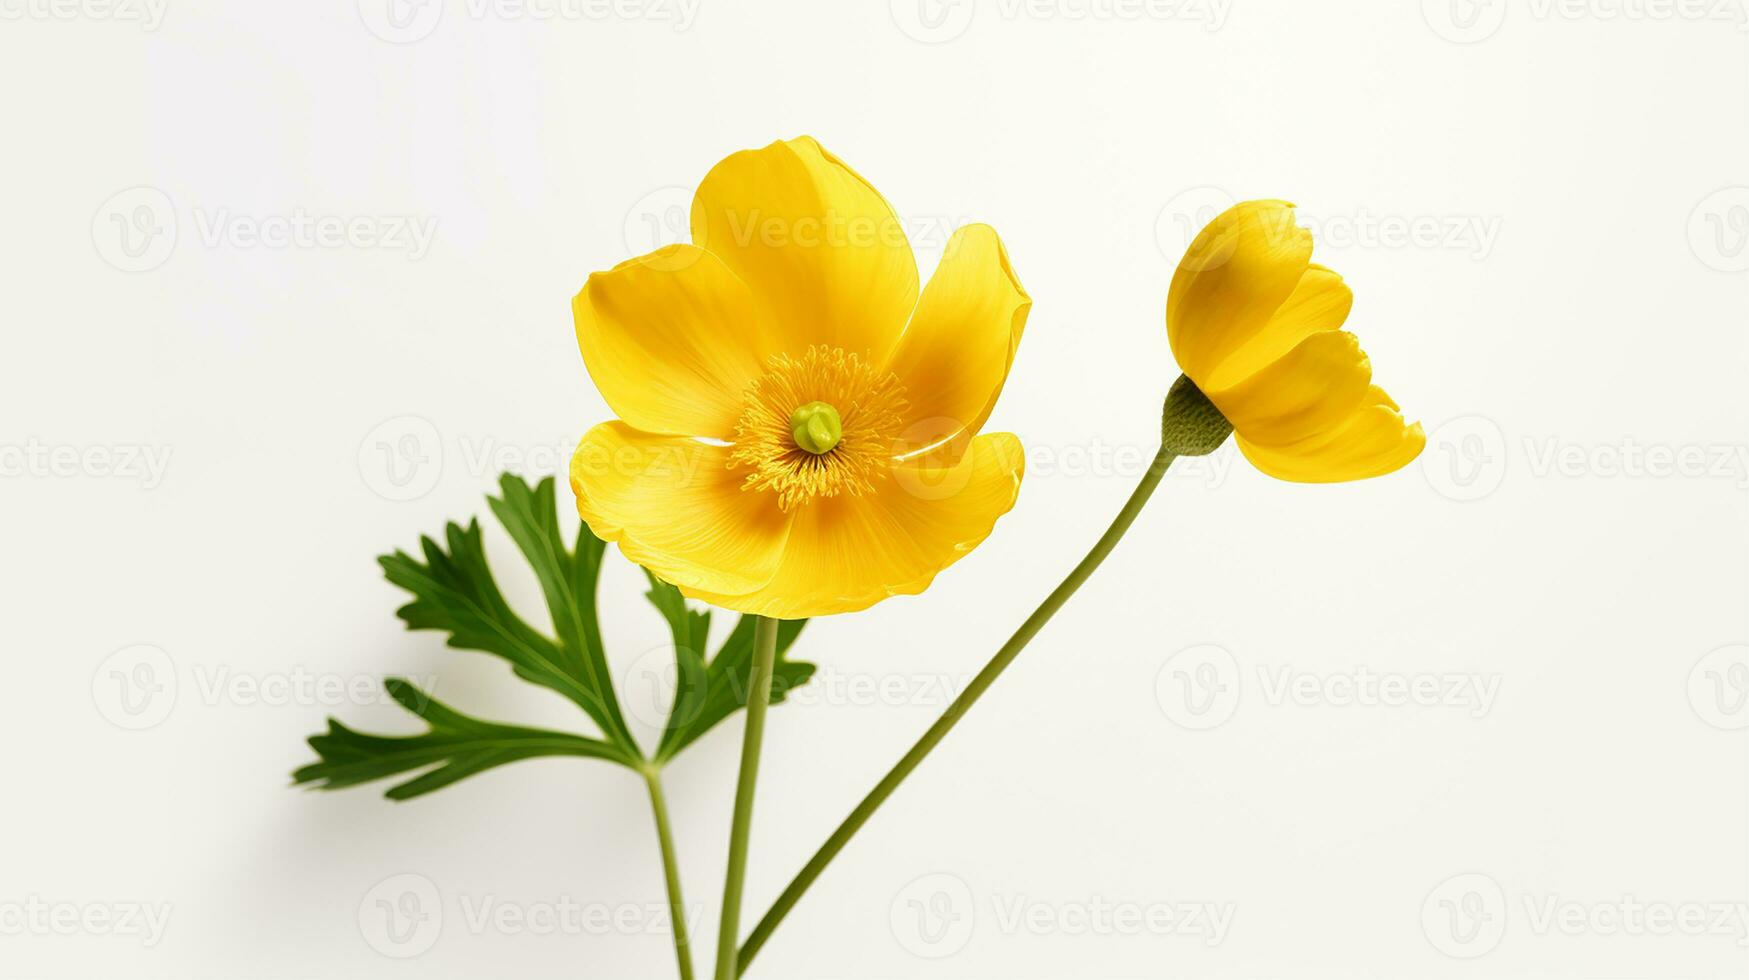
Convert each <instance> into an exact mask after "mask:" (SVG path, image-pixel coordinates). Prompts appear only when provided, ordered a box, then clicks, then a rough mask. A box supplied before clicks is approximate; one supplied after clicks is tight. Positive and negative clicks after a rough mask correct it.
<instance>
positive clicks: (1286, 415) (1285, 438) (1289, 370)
mask: <svg viewBox="0 0 1749 980" xmlns="http://www.w3.org/2000/svg"><path fill="white" fill-rule="evenodd" d="M1353 305H1354V294H1353V293H1352V292H1350V291H1349V289H1348V286H1347V285H1346V284H1344V283H1343V281H1342V277H1341V276H1339V275H1337V274H1336V273H1334V272H1332V271H1330V270H1329V269H1326V268H1324V267H1323V266H1321V265H1314V264H1312V236H1311V233H1310V232H1308V231H1306V229H1304V228H1301V227H1299V226H1298V225H1297V224H1296V223H1295V222H1294V211H1293V205H1291V204H1288V203H1286V202H1284V201H1247V202H1245V203H1243V204H1239V205H1236V206H1234V207H1232V208H1230V209H1229V210H1228V211H1227V212H1226V213H1224V214H1222V215H1221V216H1220V217H1218V218H1216V219H1215V220H1214V221H1212V222H1210V223H1209V225H1208V227H1206V228H1204V229H1203V230H1202V232H1201V234H1199V235H1197V237H1196V241H1194V242H1192V243H1191V246H1190V249H1189V251H1187V252H1186V253H1185V255H1184V259H1183V261H1181V262H1180V263H1179V264H1178V272H1177V274H1176V275H1174V276H1173V277H1172V289H1171V291H1170V293H1169V294H1168V295H1167V299H1166V334H1167V337H1168V339H1169V340H1170V341H1171V344H1172V355H1173V356H1174V357H1176V358H1177V359H1178V364H1179V366H1180V367H1181V368H1183V370H1184V373H1185V374H1187V375H1189V376H1190V379H1191V380H1192V381H1194V382H1195V383H1196V386H1197V387H1198V388H1200V389H1201V390H1202V392H1203V394H1205V395H1207V396H1208V399H1209V401H1211V402H1213V403H1214V405H1215V407H1216V408H1218V409H1220V410H1221V414H1223V415H1225V416H1226V417H1227V420H1228V421H1230V422H1231V423H1232V424H1233V430H1234V432H1235V434H1236V436H1237V438H1238V442H1239V448H1240V450H1242V451H1243V452H1244V453H1245V457H1246V458H1247V459H1249V460H1251V462H1252V464H1254V465H1255V466H1256V467H1257V468H1258V469H1260V470H1262V471H1263V472H1265V473H1268V474H1269V475H1270V476H1273V477H1277V478H1279V479H1283V480H1295V481H1299V482H1302V483H1335V482H1339V481H1343V480H1363V479H1366V478H1367V477H1373V476H1382V475H1383V474H1386V473H1390V472H1393V471H1395V470H1397V469H1400V468H1402V467H1403V466H1405V465H1407V464H1408V463H1409V462H1410V461H1411V460H1413V459H1414V458H1415V457H1416V456H1418V455H1420V453H1421V449H1422V447H1423V446H1424V445H1425V444H1426V442H1427V437H1426V435H1425V434H1424V433H1423V432H1422V431H1421V424H1420V423H1419V422H1417V423H1416V424H1414V425H1407V424H1405V423H1404V421H1403V416H1402V413H1401V412H1400V411H1399V410H1398V408H1397V403H1396V402H1394V401H1392V400H1391V397H1390V396H1389V395H1387V394H1385V392H1384V389H1383V388H1380V387H1378V386H1377V385H1375V384H1373V383H1372V363H1371V362H1370V361H1369V360H1368V359H1367V356H1366V353H1365V352H1364V351H1362V350H1361V349H1360V341H1359V340H1358V339H1357V338H1356V337H1355V336H1354V335H1353V334H1351V333H1348V332H1347V331H1344V330H1341V329H1339V328H1340V327H1341V326H1342V323H1343V321H1344V320H1346V319H1348V311H1349V308H1350V307H1352V306H1353Z"/></svg>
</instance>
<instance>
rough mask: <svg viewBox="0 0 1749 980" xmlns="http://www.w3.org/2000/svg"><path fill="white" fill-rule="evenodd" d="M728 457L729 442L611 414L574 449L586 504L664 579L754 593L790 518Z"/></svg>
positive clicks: (602, 527)
mask: <svg viewBox="0 0 1749 980" xmlns="http://www.w3.org/2000/svg"><path fill="white" fill-rule="evenodd" d="M728 461H729V450H728V448H727V447H724V446H713V445H710V444H708V443H703V442H699V441H697V440H694V439H687V438H683V437H676V436H658V435H651V434H649V433H646V432H639V431H638V430H636V429H634V428H632V427H631V426H629V425H626V424H625V423H623V422H605V423H603V424H601V425H598V426H596V427H595V428H593V429H590V430H589V433H588V434H587V435H585V436H584V437H583V442H582V443H581V444H580V445H578V447H577V453H576V455H575V456H573V457H572V458H571V489H572V491H573V492H575V493H576V494H577V513H578V514H580V515H582V517H583V520H584V521H585V522H586V523H587V524H588V525H589V528H590V530H592V531H594V532H595V536H596V537H599V538H601V539H603V540H605V541H614V542H618V544H619V550H620V551H621V552H622V553H623V554H624V555H625V556H626V557H627V558H629V559H631V560H632V561H634V562H636V563H638V564H639V565H642V566H644V567H645V568H648V569H649V570H650V571H652V572H654V573H656V576H657V577H658V578H661V579H663V580H665V581H668V582H672V583H674V584H675V585H678V586H681V587H690V588H697V589H709V590H713V591H718V592H750V591H752V590H754V589H757V588H759V587H760V586H762V585H764V584H765V583H766V582H768V581H770V579H771V577H772V575H773V574H774V573H775V572H776V571H777V568H778V564H779V559H780V558H781V556H782V554H783V546H784V539H785V538H786V536H787V535H788V533H789V525H790V520H789V516H788V515H786V514H784V513H783V512H782V511H780V510H779V509H778V507H777V498H776V497H775V496H774V495H772V494H769V493H751V492H747V491H744V490H742V489H741V481H742V479H743V478H744V476H745V474H744V473H737V472H734V471H731V470H730V469H729V468H728Z"/></svg>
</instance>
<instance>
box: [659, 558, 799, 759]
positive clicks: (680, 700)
mask: <svg viewBox="0 0 1749 980" xmlns="http://www.w3.org/2000/svg"><path fill="white" fill-rule="evenodd" d="M644 575H645V576H646V577H647V578H648V579H649V580H650V591H649V592H647V593H645V595H647V596H648V597H649V600H650V602H651V604H653V605H654V606H655V607H656V609H657V610H658V611H660V612H661V613H662V616H663V618H664V619H666V620H668V628H669V630H670V631H671V632H672V633H673V634H674V657H675V665H676V667H677V669H678V682H677V684H676V686H675V691H674V707H673V708H672V709H671V710H670V711H669V713H668V727H667V729H666V730H665V731H663V733H662V741H661V742H660V743H659V744H658V745H657V748H656V756H655V761H656V762H657V763H666V762H668V761H669V760H670V759H673V758H674V757H675V756H676V755H679V754H680V752H681V751H682V750H683V749H685V748H686V747H687V746H688V745H691V744H692V743H693V742H695V741H697V740H698V738H699V736H701V735H703V734H704V733H705V732H708V731H710V730H711V729H712V728H714V727H716V725H717V723H718V722H720V721H722V720H723V719H724V718H727V717H728V716H729V715H731V714H734V713H735V712H736V711H738V710H740V709H742V708H745V707H747V693H748V689H749V688H750V687H751V685H752V673H753V621H754V618H755V617H753V616H742V617H741V618H740V619H739V620H738V621H737V622H736V623H735V629H734V631H733V632H731V633H730V634H729V638H728V639H727V640H724V641H723V645H722V647H721V648H720V649H719V650H717V655H716V656H714V657H712V658H711V660H710V663H709V664H706V663H705V660H704V657H703V655H702V654H701V653H700V652H699V651H700V649H702V648H703V647H704V645H705V643H706V641H707V638H708V636H709V631H710V618H711V617H710V613H708V612H700V611H695V610H692V609H690V608H688V607H687V605H686V599H685V597H684V596H682V595H681V594H680V590H679V589H677V588H675V587H674V586H672V585H670V584H668V583H667V582H664V581H662V580H661V579H659V578H657V577H656V576H654V575H651V574H650V572H649V570H648V569H646V570H645V572H644ZM806 625H807V620H805V619H800V620H786V621H784V622H781V623H779V624H778V627H777V665H776V667H775V668H774V674H773V676H772V681H771V703H772V704H779V703H781V702H782V701H783V700H784V699H785V698H786V697H787V696H788V695H789V692H790V691H791V690H793V689H795V688H797V687H800V686H801V685H803V684H806V683H807V682H808V678H810V677H812V676H814V665H813V664H810V663H802V662H799V661H791V660H786V659H785V658H784V654H785V653H786V652H787V651H788V650H789V648H790V645H791V644H793V643H795V641H796V637H797V636H798V635H800V634H801V632H802V627H803V626H806Z"/></svg>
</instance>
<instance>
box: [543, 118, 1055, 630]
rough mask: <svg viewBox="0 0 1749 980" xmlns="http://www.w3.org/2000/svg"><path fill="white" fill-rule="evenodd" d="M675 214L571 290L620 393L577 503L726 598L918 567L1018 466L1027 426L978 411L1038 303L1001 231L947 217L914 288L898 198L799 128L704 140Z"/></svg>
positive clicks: (706, 595)
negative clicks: (684, 208) (942, 237)
mask: <svg viewBox="0 0 1749 980" xmlns="http://www.w3.org/2000/svg"><path fill="white" fill-rule="evenodd" d="M691 223H692V239H693V244H691V245H671V246H669V247H667V248H663V249H659V250H657V251H656V252H653V253H651V254H650V255H646V256H643V257H641V258H636V259H632V260H630V261H628V262H625V263H622V264H621V265H619V266H617V267H615V268H614V269H612V270H610V271H608V272H598V273H595V274H594V275H591V276H590V277H589V280H588V282H587V283H585V284H584V286H583V289H582V291H581V292H579V293H578V294H577V297H576V299H575V300H573V301H572V311H573V313H574V315H575V317H576V324H577V343H578V346H579V347H580V348H581V349H582V352H583V362H584V364H585V365H586V366H587V367H588V369H589V374H590V376H591V377H592V378H593V379H594V380H595V383H596V385H597V387H599V388H600V389H601V394H602V397H604V398H605V399H606V400H607V403H608V405H609V406H610V407H611V408H612V409H613V410H614V411H615V412H616V413H617V414H618V415H619V421H615V422H607V423H604V424H602V425H598V426H596V427H595V428H593V429H592V430H590V432H589V433H588V434H587V435H586V436H584V438H583V442H582V444H581V445H580V446H578V448H577V453H576V456H575V457H574V458H573V459H572V462H571V487H572V489H573V490H574V491H575V492H576V495H577V510H578V513H580V514H581V515H582V517H583V520H584V521H586V522H587V523H588V524H589V527H590V528H591V530H593V531H594V532H595V534H596V535H597V536H599V537H601V538H603V539H605V540H608V541H614V542H617V543H618V544H619V547H620V550H621V551H622V552H624V553H625V555H626V556H627V557H628V558H630V559H631V560H633V561H635V562H637V563H639V564H641V565H643V566H645V567H646V568H648V569H650V570H651V571H652V572H654V573H655V574H656V575H657V576H659V577H660V578H662V579H664V580H666V581H668V582H671V583H673V584H674V585H676V586H678V587H679V588H680V590H681V591H682V592H683V593H685V594H686V595H689V596H692V597H694V598H697V599H701V600H704V601H706V602H710V603H712V604H715V605H718V606H722V607H725V608H728V609H733V610H737V611H740V612H746V613H757V614H760V615H764V616H770V617H773V618H779V619H800V618H804V617H811V616H819V615H825V614H829V613H839V612H850V611H854V610H857V609H863V608H866V607H867V606H870V605H872V604H874V603H875V602H878V601H880V600H881V599H884V598H886V597H887V596H891V595H900V594H915V593H918V592H921V591H923V589H924V588H926V587H927V586H928V585H929V583H930V581H931V580H933V579H934V577H935V575H936V573H937V572H939V571H941V570H942V569H944V568H946V567H947V566H948V565H951V564H952V563H953V562H954V561H956V560H958V559H959V558H960V556H962V555H964V554H966V553H967V552H969V551H970V550H971V549H972V548H973V547H975V546H976V545H977V544H978V543H979V542H981V541H982V540H983V539H984V538H985V537H986V536H987V535H988V534H989V533H990V530H991V528H992V527H993V526H994V524H995V522H996V519H997V518H998V517H1000V516H1001V515H1002V514H1004V513H1006V512H1007V511H1008V510H1009V508H1011V507H1012V506H1013V505H1014V499H1015V495H1016V494H1017V493H1018V492H1019V488H1020V478H1021V472H1022V469H1023V464H1024V458H1023V453H1022V452H1021V448H1020V442H1019V440H1017V439H1016V438H1015V437H1014V436H1012V435H1008V434H985V435H979V434H978V432H979V429H980V428H981V427H982V426H983V424H984V422H985V420H986V419H988V418H989V415H990V412H991V410H992V409H993V408H994V406H995V403H996V397H997V395H998V394H999V393H1000V392H1001V390H1002V385H1003V383H1004V381H1005V380H1006V379H1007V377H1008V369H1009V366H1010V364H1012V363H1013V360H1014V352H1015V349H1016V347H1017V346H1018V345H1019V343H1020V334H1021V330H1022V328H1023V327H1024V325H1025V323H1026V315H1027V311H1028V310H1029V309H1030V308H1031V305H1032V301H1031V300H1030V299H1029V298H1028V297H1027V295H1026V291H1025V290H1023V289H1022V288H1021V286H1020V282H1019V280H1017V279H1016V278H1015V276H1014V273H1013V270H1011V269H1010V268H1009V265H1008V257H1007V255H1006V253H1005V252H1004V251H1003V248H1002V243H1001V242H1000V241H999V240H998V239H997V237H996V233H995V231H993V230H992V229H990V228H989V227H987V226H985V225H971V226H968V227H965V228H961V229H960V230H959V231H957V232H956V233H955V234H954V236H953V237H952V239H950V240H949V242H948V246H947V249H946V252H945V254H944V257H943V258H942V260H941V264H940V267H939V268H938V269H937V270H936V272H935V275H934V277H933V278H931V279H930V281H929V284H928V287H927V288H925V289H923V290H922V295H921V297H919V294H918V276H917V265H916V261H915V259H914V258H913V256H912V254H911V246H910V243H909V242H908V241H907V240H906V237H905V234H904V229H903V227H902V226H901V225H900V223H899V220H898V218H897V217H896V216H895V215H894V213H893V209H892V208H891V207H890V206H889V205H888V204H887V202H886V201H885V200H884V199H882V197H881V196H880V194H879V193H878V192H876V191H875V189H874V188H873V187H871V186H869V184H868V182H867V181H865V180H864V179H863V178H862V177H861V176H859V175H858V174H857V173H856V172H855V171H853V170H851V169H850V168H849V167H848V166H846V165H845V164H844V163H843V162H842V161H840V160H839V159H838V158H836V157H834V156H832V155H831V154H830V153H828V152H826V150H825V149H824V148H822V147H821V146H820V144H818V143H816V142H815V141H814V140H813V139H811V138H808V137H802V138H800V139H794V140H788V141H783V142H777V143H773V144H771V145H770V146H767V147H765V148H764V149H759V150H745V151H742V152H740V153H736V154H734V155H733V156H730V157H728V158H727V159H725V160H723V161H722V162H721V163H719V164H717V165H716V166H715V167H714V168H712V169H711V171H710V173H709V174H707V175H706V176H705V178H704V181H703V182H702V183H700V185H699V187H698V191H697V193H696V195H695V196H694V198H693V202H692V222H691Z"/></svg>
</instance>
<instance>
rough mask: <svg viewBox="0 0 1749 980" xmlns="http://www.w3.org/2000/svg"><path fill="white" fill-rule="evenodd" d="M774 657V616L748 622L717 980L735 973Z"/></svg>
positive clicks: (730, 978) (725, 979)
mask: <svg viewBox="0 0 1749 980" xmlns="http://www.w3.org/2000/svg"><path fill="white" fill-rule="evenodd" d="M776 659H777V620H775V619H768V618H766V617H764V616H760V617H759V618H758V619H757V620H755V621H754V624H753V675H752V678H751V680H750V682H749V684H748V686H747V732H746V734H745V735H744V736H742V739H741V778H740V781H739V782H738V783H737V784H736V786H735V820H734V825H733V827H732V828H731V829H730V831H729V872H728V875H727V877H726V879H725V881H724V882H723V922H722V927H721V928H720V929H718V931H717V980H735V977H737V976H739V975H740V968H739V966H738V964H737V958H736V955H735V947H736V946H737V945H739V944H740V942H741V886H742V884H743V883H744V882H745V880H746V877H747V831H748V829H749V828H750V827H751V826H752V825H753V790H754V785H755V784H756V783H758V781H759V749H760V744H761V743H762V742H763V741H764V739H765V708H766V705H768V704H769V703H770V702H771V667H772V663H773V662H774V661H775V660H776Z"/></svg>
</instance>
